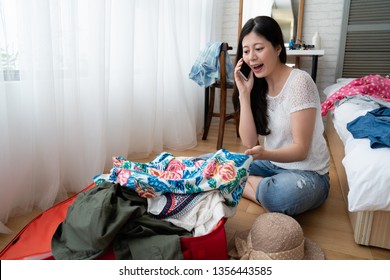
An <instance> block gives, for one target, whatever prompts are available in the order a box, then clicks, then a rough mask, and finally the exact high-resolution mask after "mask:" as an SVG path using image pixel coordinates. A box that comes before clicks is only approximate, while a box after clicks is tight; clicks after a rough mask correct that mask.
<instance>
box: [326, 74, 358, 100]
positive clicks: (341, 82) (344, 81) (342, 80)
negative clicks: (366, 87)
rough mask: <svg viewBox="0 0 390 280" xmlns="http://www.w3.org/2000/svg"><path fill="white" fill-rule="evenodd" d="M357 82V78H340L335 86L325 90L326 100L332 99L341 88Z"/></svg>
mask: <svg viewBox="0 0 390 280" xmlns="http://www.w3.org/2000/svg"><path fill="white" fill-rule="evenodd" d="M353 80H355V78H340V79H337V81H336V83H335V84H332V85H330V86H328V87H326V88H325V89H324V94H325V95H326V98H328V97H330V96H331V95H332V94H333V93H335V92H336V91H338V90H339V89H340V88H341V87H343V86H345V85H347V84H348V83H350V82H352V81H353Z"/></svg>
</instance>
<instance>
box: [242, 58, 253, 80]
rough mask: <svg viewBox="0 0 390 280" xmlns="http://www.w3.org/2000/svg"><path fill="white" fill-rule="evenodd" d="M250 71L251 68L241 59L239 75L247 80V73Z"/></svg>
mask: <svg viewBox="0 0 390 280" xmlns="http://www.w3.org/2000/svg"><path fill="white" fill-rule="evenodd" d="M250 73H251V68H250V67H249V65H248V64H246V63H245V61H242V65H241V68H240V74H241V77H242V78H243V79H244V80H245V81H248V80H249V74H250Z"/></svg>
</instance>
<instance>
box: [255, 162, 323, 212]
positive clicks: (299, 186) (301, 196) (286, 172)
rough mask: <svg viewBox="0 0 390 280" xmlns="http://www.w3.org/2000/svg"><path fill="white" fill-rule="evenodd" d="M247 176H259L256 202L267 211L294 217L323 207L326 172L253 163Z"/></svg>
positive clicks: (266, 163) (268, 163) (269, 163)
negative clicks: (320, 172) (321, 173)
mask: <svg viewBox="0 0 390 280" xmlns="http://www.w3.org/2000/svg"><path fill="white" fill-rule="evenodd" d="M249 175H255V176H261V177H263V179H262V180H261V181H260V183H259V185H258V187H257V192H256V199H257V200H258V201H259V203H260V204H261V205H262V206H264V207H265V208H266V209H267V210H268V211H270V212H279V213H284V214H286V215H289V216H294V215H297V214H300V213H303V212H305V211H308V210H311V209H314V208H317V207H319V206H320V205H322V204H323V203H324V202H325V200H326V198H327V197H328V193H329V187H330V183H329V173H326V174H324V175H320V174H319V173H317V172H315V171H309V170H290V169H284V168H281V167H278V166H276V165H274V164H272V163H271V162H269V161H267V160H254V161H253V162H252V163H251V165H250V167H249Z"/></svg>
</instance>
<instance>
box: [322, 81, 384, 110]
mask: <svg viewBox="0 0 390 280" xmlns="http://www.w3.org/2000/svg"><path fill="white" fill-rule="evenodd" d="M354 95H368V96H371V97H374V98H378V99H381V100H384V101H390V79H389V78H384V77H381V76H380V75H367V76H364V77H362V78H358V79H355V80H352V81H351V82H349V83H348V84H347V85H345V86H342V87H341V88H340V89H338V90H337V91H336V92H334V93H333V94H332V95H330V96H329V97H328V98H327V99H326V100H325V101H324V102H323V103H322V104H321V114H322V116H323V117H325V116H326V114H327V113H328V111H331V110H333V109H334V108H335V104H336V102H337V101H338V100H342V99H344V98H346V97H348V96H354Z"/></svg>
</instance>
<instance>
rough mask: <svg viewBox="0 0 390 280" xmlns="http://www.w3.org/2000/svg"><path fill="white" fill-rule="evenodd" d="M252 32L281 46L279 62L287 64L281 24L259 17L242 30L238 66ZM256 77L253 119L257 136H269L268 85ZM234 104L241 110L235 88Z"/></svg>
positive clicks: (271, 19)
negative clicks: (244, 46)
mask: <svg viewBox="0 0 390 280" xmlns="http://www.w3.org/2000/svg"><path fill="white" fill-rule="evenodd" d="M251 32H255V33H256V34H258V35H260V36H263V37H264V38H265V39H267V41H269V42H271V44H272V45H273V46H274V47H277V46H280V47H281V48H282V50H281V52H280V54H279V60H280V61H281V62H282V63H286V61H287V54H286V48H285V46H284V40H283V33H282V30H281V29H280V26H279V24H278V23H277V22H276V21H275V20H274V19H273V18H271V17H267V16H258V17H255V18H252V19H249V20H248V21H247V22H246V23H245V25H244V27H243V28H242V29H241V33H240V38H239V40H238V46H237V56H236V64H237V62H238V61H239V60H240V59H241V58H242V54H243V49H242V40H243V39H244V37H245V36H246V35H248V34H249V33H251ZM253 77H254V84H253V88H252V91H251V108H252V113H253V118H254V120H255V125H256V131H257V134H260V135H268V134H270V133H271V131H270V130H269V128H268V115H267V97H266V95H267V91H268V84H267V82H266V80H265V78H256V77H255V76H253ZM233 104H234V107H235V108H236V109H238V108H239V106H240V105H239V104H240V101H239V99H238V89H237V87H236V86H234V93H233Z"/></svg>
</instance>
